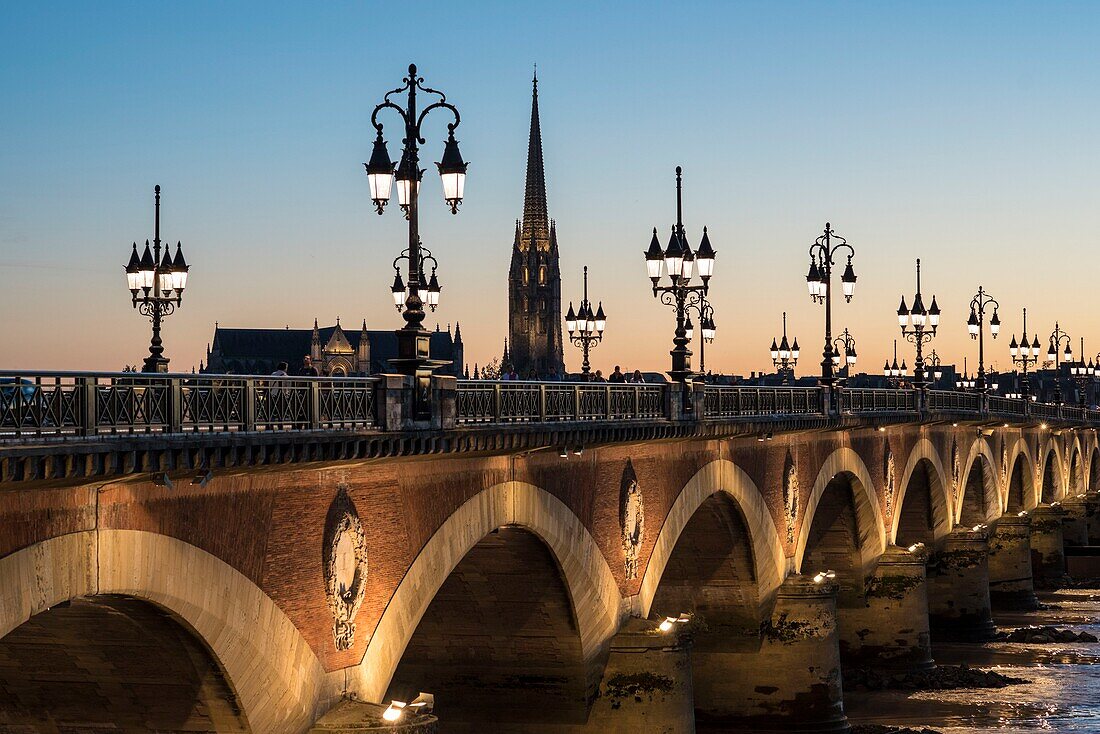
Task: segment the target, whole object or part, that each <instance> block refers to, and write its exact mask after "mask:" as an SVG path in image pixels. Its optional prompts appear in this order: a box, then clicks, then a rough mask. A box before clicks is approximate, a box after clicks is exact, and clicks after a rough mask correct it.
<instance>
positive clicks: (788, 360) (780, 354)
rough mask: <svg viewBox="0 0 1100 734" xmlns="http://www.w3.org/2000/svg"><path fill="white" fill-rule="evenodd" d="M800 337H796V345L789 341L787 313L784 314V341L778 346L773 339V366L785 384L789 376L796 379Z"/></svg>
mask: <svg viewBox="0 0 1100 734" xmlns="http://www.w3.org/2000/svg"><path fill="white" fill-rule="evenodd" d="M798 353H799V348H798V337H795V339H794V344H793V345H792V344H791V343H790V342H789V341H787V312H786V311H784V312H783V339H782V340H781V341H780V342H779V343H778V344H776V343H775V338H774V337H773V338H772V346H771V356H772V365H774V366H775V367H776V369H777V370H778V371H779V374H780V375H782V377H783V382H784V383H785V382H786V381H787V378H788V376H789V377H790V378H791V379H792V380H793V379H794V368H795V365H797V364H798Z"/></svg>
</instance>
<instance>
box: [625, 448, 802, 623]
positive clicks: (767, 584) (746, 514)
mask: <svg viewBox="0 0 1100 734" xmlns="http://www.w3.org/2000/svg"><path fill="white" fill-rule="evenodd" d="M717 493H722V494H723V495H726V496H728V497H729V498H731V499H732V500H733V502H734V504H735V505H736V507H737V509H738V510H739V511H740V513H741V518H742V520H743V521H744V524H745V526H746V529H747V530H748V534H749V538H750V540H751V543H752V558H753V561H754V565H755V572H756V580H757V589H758V594H759V598H760V601H761V606H763V605H764V604H765V603H766V602H767V601H768V600H770V599H771V598H772V597H773V596H774V594H775V591H776V590H777V589H778V588H779V585H780V584H782V583H783V579H784V577H785V576H786V558H785V557H784V553H783V544H782V542H781V541H780V538H779V531H778V530H777V529H776V527H775V521H774V520H773V519H772V514H771V510H770V509H768V505H767V503H766V502H765V501H764V497H763V495H761V494H760V490H759V489H757V487H756V484H755V483H754V482H753V481H752V479H751V478H750V477H749V475H748V474H746V473H745V471H744V470H743V469H741V467H739V466H737V465H736V464H734V463H733V462H731V461H728V460H725V459H719V460H716V461H712V462H710V463H709V464H707V465H705V466H704V467H702V468H701V469H699V471H697V472H696V473H695V475H694V476H693V477H692V478H691V479H690V480H688V483H687V484H685V485H684V488H683V489H682V490H680V494H679V495H677V497H676V501H675V502H673V504H672V507H671V508H670V509H669V511H668V514H667V515H666V516H665V520H664V524H663V525H662V526H661V530H660V532H659V533H658V535H657V541H656V543H655V544H654V546H653V551H652V552H651V553H650V556H649V562H648V563H647V564H646V570H645V574H644V575H643V576H642V583H641V587H640V589H639V591H638V598H637V605H638V610H639V613H640V615H641V616H642V617H648V616H649V613H650V611H651V607H652V605H653V597H654V596H655V595H656V593H657V587H658V586H659V585H660V583H661V578H662V577H663V576H664V573H665V569H666V567H667V566H668V562H669V560H670V559H671V558H672V552H673V550H674V549H675V548H676V543H677V541H679V540H680V537H681V535H682V534H683V532H684V529H685V528H686V527H687V526H688V523H689V522H690V521H691V519H692V518H693V517H694V516H695V513H696V511H697V510H698V509H699V508H700V507H701V506H702V505H703V503H705V502H707V501H708V500H709V499H710V498H711V497H713V496H714V495H715V494H717Z"/></svg>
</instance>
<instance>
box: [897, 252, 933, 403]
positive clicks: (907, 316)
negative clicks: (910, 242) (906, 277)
mask: <svg viewBox="0 0 1100 734" xmlns="http://www.w3.org/2000/svg"><path fill="white" fill-rule="evenodd" d="M910 324H912V326H910ZM898 325H899V326H900V327H901V335H902V336H904V337H905V338H906V339H907V340H908V341H910V342H912V343H913V344H914V345H915V346H916V347H917V358H916V360H914V362H913V384H914V385H915V386H916V387H917V388H918V389H923V388H924V386H925V379H924V354H923V350H924V344H925V343H926V342H931V341H932V338H933V337H935V336H936V330H937V329H938V328H939V325H940V307H939V306H938V305H936V297H935V296H934V295H933V296H932V305H931V306H929V307H928V308H925V307H924V300H923V299H922V297H921V292H920V258H917V292H916V295H914V296H913V307H912V308H906V307H905V296H902V297H901V306H899V307H898Z"/></svg>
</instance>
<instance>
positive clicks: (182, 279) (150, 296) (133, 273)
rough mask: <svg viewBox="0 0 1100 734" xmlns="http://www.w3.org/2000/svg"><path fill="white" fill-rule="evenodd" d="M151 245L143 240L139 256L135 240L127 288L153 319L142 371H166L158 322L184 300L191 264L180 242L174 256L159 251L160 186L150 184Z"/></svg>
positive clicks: (167, 250)
mask: <svg viewBox="0 0 1100 734" xmlns="http://www.w3.org/2000/svg"><path fill="white" fill-rule="evenodd" d="M153 211H154V215H153V247H152V249H149V240H145V251H144V252H143V253H142V254H141V257H138V252H137V242H135V243H134V245H133V250H132V251H131V252H130V262H129V263H127V264H126V286H127V287H128V288H129V289H130V296H131V298H132V299H133V306H134V308H136V309H137V310H138V312H139V313H141V315H143V316H146V317H148V318H149V320H150V321H152V322H153V337H152V339H151V340H150V341H149V356H148V357H146V358H145V363H144V365H143V366H142V368H141V371H142V372H167V371H168V358H167V357H165V356H164V346H163V342H162V341H161V339H160V322H161V319H163V318H164V317H166V316H170V315H171V314H172V313H173V312H174V311H175V310H176V308H177V307H178V306H179V305H180V304H181V303H182V302H183V290H184V288H186V287H187V272H188V271H189V270H190V269H191V266H190V265H188V264H187V261H186V260H185V259H184V257H183V249H182V248H181V247H180V243H179V242H177V243H176V256H175V257H172V255H171V248H170V247H169V246H168V245H165V246H164V256H163V257H161V254H160V186H155V187H153Z"/></svg>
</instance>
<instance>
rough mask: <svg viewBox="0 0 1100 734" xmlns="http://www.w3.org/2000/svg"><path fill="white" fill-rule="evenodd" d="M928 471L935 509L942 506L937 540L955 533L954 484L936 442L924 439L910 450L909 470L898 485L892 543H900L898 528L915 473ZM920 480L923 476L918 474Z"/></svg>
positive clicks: (935, 527) (934, 531)
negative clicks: (935, 445)
mask: <svg viewBox="0 0 1100 734" xmlns="http://www.w3.org/2000/svg"><path fill="white" fill-rule="evenodd" d="M918 472H924V473H926V475H927V482H928V492H929V501H930V502H931V503H932V505H933V508H935V507H936V506H937V505H939V506H940V508H941V510H942V511H941V512H938V513H936V512H933V518H934V521H933V527H932V528H931V531H932V535H933V537H934V538H935V539H936V540H939V539H940V538H942V537H943V536H945V535H947V534H948V533H950V532H951V519H952V518H953V517H954V512H955V503H954V502H953V501H952V497H951V490H950V485H949V484H948V480H947V474H946V472H944V469H943V462H942V461H940V455H939V454H938V453H937V452H936V449H935V447H934V446H933V445H932V442H931V441H929V440H928V439H927V438H922V439H920V440H919V441H917V443H916V445H915V446H913V449H912V451H910V452H909V459H908V460H907V461H906V463H905V471H904V472H902V477H901V483H900V484H898V496H897V497H896V498H895V499H894V517H893V518H892V520H891V527H890V542H892V543H896V542H898V540H897V538H898V528H899V527H900V525H901V521H902V516H903V510H904V508H905V495H906V494H907V493H908V491H909V488H910V486H911V485H912V484H913V481H914V475H915V474H917V473H918ZM917 478H918V479H919V477H917Z"/></svg>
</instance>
